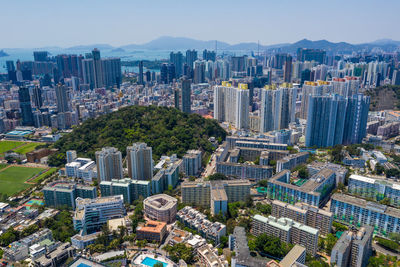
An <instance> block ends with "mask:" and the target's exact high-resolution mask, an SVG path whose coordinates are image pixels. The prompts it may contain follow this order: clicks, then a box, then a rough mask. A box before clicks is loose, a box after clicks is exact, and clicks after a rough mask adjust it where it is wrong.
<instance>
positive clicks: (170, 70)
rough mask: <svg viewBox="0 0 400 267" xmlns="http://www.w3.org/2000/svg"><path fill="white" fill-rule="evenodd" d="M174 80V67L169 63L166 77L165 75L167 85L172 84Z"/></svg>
mask: <svg viewBox="0 0 400 267" xmlns="http://www.w3.org/2000/svg"><path fill="white" fill-rule="evenodd" d="M175 78H176V75H175V65H174V64H172V63H171V64H169V65H168V75H167V80H168V83H172V82H173V81H174V79H175Z"/></svg>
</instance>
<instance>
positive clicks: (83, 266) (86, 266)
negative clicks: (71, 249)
mask: <svg viewBox="0 0 400 267" xmlns="http://www.w3.org/2000/svg"><path fill="white" fill-rule="evenodd" d="M78 267H90V265H87V264H85V263H79V265H78Z"/></svg>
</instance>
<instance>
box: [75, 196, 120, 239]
mask: <svg viewBox="0 0 400 267" xmlns="http://www.w3.org/2000/svg"><path fill="white" fill-rule="evenodd" d="M124 214H125V208H124V198H123V196H122V195H118V196H111V197H99V198H96V199H83V198H77V199H76V210H75V213H74V217H73V222H74V228H75V230H77V231H81V230H82V234H83V235H86V234H90V233H93V232H96V231H98V230H100V228H101V227H102V226H103V225H104V224H106V223H107V221H108V220H110V219H115V218H121V217H123V216H124Z"/></svg>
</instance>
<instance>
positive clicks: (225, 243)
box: [219, 235, 229, 248]
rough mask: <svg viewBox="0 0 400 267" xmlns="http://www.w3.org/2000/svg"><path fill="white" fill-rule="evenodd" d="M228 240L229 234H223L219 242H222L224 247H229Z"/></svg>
mask: <svg viewBox="0 0 400 267" xmlns="http://www.w3.org/2000/svg"><path fill="white" fill-rule="evenodd" d="M228 240H229V239H228V237H227V236H225V235H223V236H221V237H220V239H219V243H220V245H221V247H223V248H225V247H227V245H228Z"/></svg>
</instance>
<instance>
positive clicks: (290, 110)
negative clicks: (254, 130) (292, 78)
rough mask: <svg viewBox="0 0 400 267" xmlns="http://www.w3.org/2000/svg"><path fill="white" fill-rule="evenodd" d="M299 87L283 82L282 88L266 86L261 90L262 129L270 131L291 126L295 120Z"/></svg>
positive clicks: (262, 130)
mask: <svg viewBox="0 0 400 267" xmlns="http://www.w3.org/2000/svg"><path fill="white" fill-rule="evenodd" d="M296 97H297V88H295V87H293V85H292V84H282V86H281V87H280V88H277V89H276V88H275V86H266V87H265V88H264V89H262V90H261V114H260V115H261V121H260V131H261V132H268V131H272V130H281V129H286V128H289V123H291V122H294V121H295V111H296Z"/></svg>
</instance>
